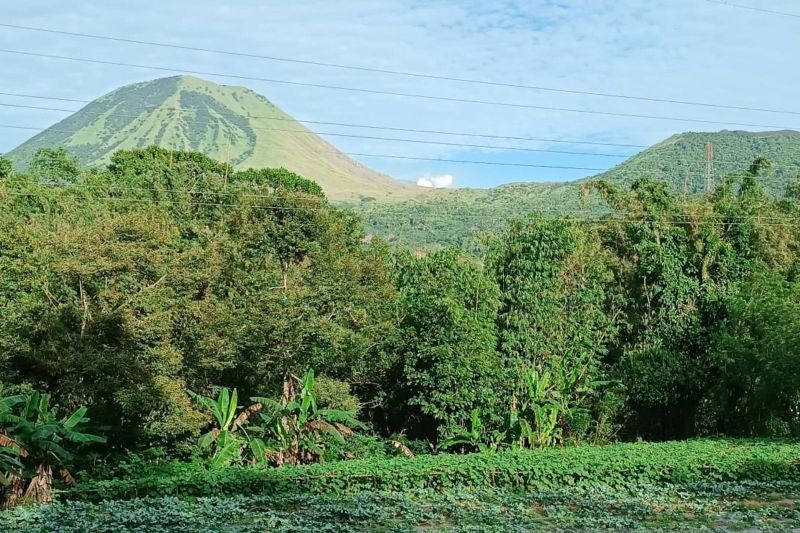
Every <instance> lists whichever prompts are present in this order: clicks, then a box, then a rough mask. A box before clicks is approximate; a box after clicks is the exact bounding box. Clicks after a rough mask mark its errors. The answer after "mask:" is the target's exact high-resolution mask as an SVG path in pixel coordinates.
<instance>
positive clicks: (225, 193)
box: [0, 148, 396, 447]
mask: <svg viewBox="0 0 800 533" xmlns="http://www.w3.org/2000/svg"><path fill="white" fill-rule="evenodd" d="M259 175H262V176H273V175H274V176H278V177H280V178H281V179H283V180H285V181H291V182H292V183H294V184H295V185H296V186H297V187H300V188H303V187H305V188H306V189H308V190H313V189H314V186H313V185H310V182H307V181H305V180H303V179H302V178H299V177H297V176H294V175H290V174H288V173H287V172H285V171H276V172H275V173H269V172H266V173H261V174H259ZM243 176H246V173H245V174H244V175H243ZM308 200H309V196H308V194H306V193H300V192H296V191H295V190H293V189H292V188H291V187H289V188H285V187H284V188H282V189H280V190H274V188H273V186H272V185H269V184H268V183H265V182H258V180H255V182H254V181H247V180H245V178H244V177H243V178H242V179H241V180H240V179H239V178H237V176H236V174H234V173H231V172H230V171H229V169H228V167H227V166H226V165H224V164H221V163H218V162H216V161H213V160H211V159H209V158H207V157H206V156H203V155H202V154H198V153H184V152H173V151H167V150H163V149H159V148H147V149H144V150H131V151H121V152H119V153H117V154H116V155H115V156H114V157H113V161H112V163H111V164H110V166H109V170H108V171H104V172H98V171H94V172H85V173H82V174H81V175H80V176H79V179H77V180H76V181H75V183H74V184H72V185H70V186H67V187H57V188H56V187H49V186H45V185H43V184H40V183H39V182H37V181H36V180H33V179H31V178H30V177H27V176H25V175H19V176H14V177H13V178H12V179H10V180H3V181H0V204H2V207H3V209H2V210H0V225H2V231H1V232H0V265H2V266H0V305H2V307H3V309H4V320H3V321H2V323H0V376H2V378H3V379H4V380H6V381H8V382H13V383H20V384H24V383H36V384H37V385H38V384H41V386H43V387H44V388H46V390H48V391H49V392H50V393H51V394H52V395H53V397H54V399H55V400H56V401H57V403H58V404H59V405H63V406H65V407H66V408H73V409H75V408H77V407H79V406H80V405H83V404H86V403H88V402H91V403H92V405H93V418H94V419H95V420H96V421H97V422H98V423H99V424H101V425H105V426H109V428H110V430H109V438H110V439H111V441H112V442H113V443H114V444H116V445H123V446H134V447H137V446H150V445H154V444H156V445H170V446H172V445H174V444H175V443H180V442H191V441H194V439H195V435H196V434H197V432H198V431H199V430H200V428H201V427H202V426H203V425H204V417H203V416H202V414H201V412H200V411H199V410H198V408H197V406H196V405H195V404H193V402H192V401H191V399H190V398H189V397H188V395H187V394H186V390H187V389H192V390H196V391H198V392H201V393H207V392H209V391H210V390H212V386H214V385H219V386H223V387H228V388H238V390H239V391H241V392H242V394H243V395H246V396H250V395H252V394H255V393H260V394H274V393H275V394H276V393H278V392H279V390H280V387H281V384H282V381H283V376H284V375H285V374H287V373H292V372H301V371H304V370H305V369H306V368H309V367H317V368H322V369H324V371H325V374H326V375H328V376H330V377H331V378H333V379H338V380H343V381H347V382H349V383H353V384H354V386H356V387H358V386H359V385H360V384H362V383H374V382H378V381H381V376H382V375H383V374H384V373H385V372H386V369H387V368H388V366H389V361H388V356H386V355H384V354H383V353H382V352H381V351H380V346H379V341H380V340H381V339H384V338H386V337H387V336H388V335H390V334H391V332H392V331H393V328H394V322H393V315H392V313H393V311H394V301H395V299H396V296H395V295H396V290H395V288H394V286H393V283H392V279H391V271H390V263H389V256H388V252H387V250H386V249H385V247H383V246H382V245H381V244H380V243H378V242H376V243H374V244H372V245H365V244H363V243H362V233H361V231H360V228H359V224H358V220H357V219H356V218H354V217H353V216H352V215H351V214H348V213H344V212H341V211H339V210H336V209H335V208H333V207H331V206H330V205H329V204H328V203H327V202H326V201H325V199H324V198H321V197H316V196H315V197H314V203H313V205H311V204H309V202H308ZM379 392H380V391H377V392H376V391H374V390H373V391H372V394H377V393H379Z"/></svg>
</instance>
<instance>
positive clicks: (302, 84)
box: [0, 49, 793, 130]
mask: <svg viewBox="0 0 800 533" xmlns="http://www.w3.org/2000/svg"><path fill="white" fill-rule="evenodd" d="M0 53H5V54H17V55H23V56H27V57H42V58H47V59H57V60H62V61H76V62H83V63H92V64H99V65H112V66H120V67H127V68H140V69H147V70H157V71H163V72H171V73H176V74H179V73H185V74H193V75H198V76H214V77H220V78H231V79H239V80H250V81H259V82H264V83H276V84H283V85H289V86H294V87H313V88H317V89H330V90H337V91H349V92H356V93H361V94H378V95H385V96H396V97H402V98H417V99H423V100H430V101H440V102H454V103H462V104H476V105H485V106H499V107H508V108H514V109H535V110H540V111H560V112H566V113H582V114H590V115H599V116H608V117H618V118H636V119H646V120H666V121H673V122H686V123H695V124H714V125H725V126H741V127H748V128H768V129H777V130H785V129H793V128H792V127H789V126H778V125H774V124H755V123H749V122H727V121H717V120H704V119H695V118H689V117H672V116H664V115H645V114H638V113H619V112H613V111H597V110H592V109H575V108H568V107H554V106H542V105H533V104H522V103H515V102H501V101H496V100H478V99H471V98H455V97H449V96H436V95H429V94H419V93H406V92H399V91H382V90H378V89H367V88H363V87H347V86H343V85H328V84H322V83H309V82H300V81H292V80H280V79H275V78H261V77H256V76H244V75H239V74H225V73H219V72H206V71H200V70H189V69H180V68H173V67H160V66H155V65H140V64H135V63H125V62H122V61H106V60H99V59H89V58H81V57H72V56H61V55H55V54H44V53H38V52H29V51H24V50H9V49H0Z"/></svg>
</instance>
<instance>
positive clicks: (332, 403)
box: [314, 375, 361, 414]
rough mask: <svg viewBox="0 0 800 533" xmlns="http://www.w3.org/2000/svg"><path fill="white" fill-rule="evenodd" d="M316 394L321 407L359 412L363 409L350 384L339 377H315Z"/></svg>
mask: <svg viewBox="0 0 800 533" xmlns="http://www.w3.org/2000/svg"><path fill="white" fill-rule="evenodd" d="M314 396H315V397H316V400H317V405H318V406H319V407H323V408H325V407H327V408H330V409H338V410H340V411H347V412H349V413H354V414H355V413H358V411H359V410H360V409H361V404H360V403H359V400H358V397H357V396H355V395H354V394H352V393H351V390H350V384H349V383H345V382H344V381H339V380H338V379H333V378H329V377H327V376H323V375H319V376H315V377H314Z"/></svg>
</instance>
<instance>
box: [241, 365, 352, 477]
mask: <svg viewBox="0 0 800 533" xmlns="http://www.w3.org/2000/svg"><path fill="white" fill-rule="evenodd" d="M314 383H315V378H314V371H313V370H309V371H308V372H307V373H306V374H305V376H304V377H303V379H302V380H301V381H300V384H301V387H300V390H299V392H298V393H295V390H294V385H295V384H294V381H293V380H291V379H289V380H287V381H286V382H285V384H284V396H283V398H282V399H281V401H280V402H278V401H275V400H271V399H269V398H252V400H253V401H256V402H258V405H259V406H262V408H261V409H260V410H259V416H260V418H261V428H262V429H263V433H264V441H261V442H260V444H258V446H259V451H260V455H261V456H262V457H264V458H265V459H269V460H270V461H272V462H274V463H275V464H277V466H282V465H284V464H292V465H297V464H302V463H312V462H317V461H321V460H323V459H324V457H325V456H326V447H327V443H328V441H330V440H331V439H332V440H333V441H335V442H338V443H339V444H343V443H344V440H345V437H349V436H351V435H353V429H352V428H360V429H366V426H364V424H362V423H361V422H359V421H358V420H357V419H356V418H355V413H354V412H351V411H343V410H339V409H330V408H328V409H320V408H319V407H317V398H316V395H315V393H314Z"/></svg>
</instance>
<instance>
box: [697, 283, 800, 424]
mask: <svg viewBox="0 0 800 533" xmlns="http://www.w3.org/2000/svg"><path fill="white" fill-rule="evenodd" d="M799 305H800V285H798V283H797V282H785V281H782V280H780V279H776V277H775V276H774V275H771V274H766V275H765V274H760V275H756V276H755V277H754V278H752V279H749V280H747V281H746V282H744V283H743V284H742V286H741V288H740V290H739V291H738V292H737V293H736V294H734V295H732V296H731V297H730V299H729V301H728V302H727V306H726V307H727V309H728V312H729V318H728V320H727V321H726V323H725V324H724V325H723V326H722V327H721V328H720V329H719V331H718V332H717V333H716V334H715V336H714V339H713V342H712V346H711V348H710V358H711V359H712V361H713V363H714V364H715V366H716V367H717V368H718V370H717V372H718V376H719V378H718V379H717V380H715V381H714V383H713V385H712V386H711V390H712V394H711V395H710V396H709V402H710V406H709V407H708V412H707V415H706V416H708V417H711V418H712V420H707V421H706V423H707V424H710V425H711V428H712V429H713V430H716V431H721V432H724V433H728V434H744V435H748V434H773V435H775V434H777V435H779V436H786V435H789V434H794V435H797V434H800V374H798V372H797V369H798V368H800V314H798V306H799Z"/></svg>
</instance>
